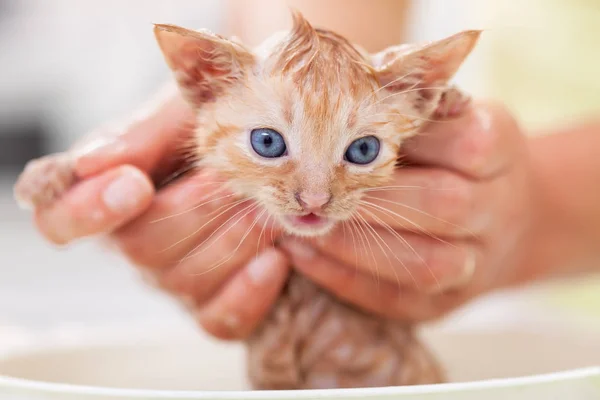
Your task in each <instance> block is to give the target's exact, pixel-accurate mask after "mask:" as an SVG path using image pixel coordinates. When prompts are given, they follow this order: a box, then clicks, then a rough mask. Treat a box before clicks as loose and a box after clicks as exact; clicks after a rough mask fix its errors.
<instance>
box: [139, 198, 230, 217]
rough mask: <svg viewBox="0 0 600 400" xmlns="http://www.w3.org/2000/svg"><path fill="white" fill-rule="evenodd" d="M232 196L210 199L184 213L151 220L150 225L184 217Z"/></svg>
mask: <svg viewBox="0 0 600 400" xmlns="http://www.w3.org/2000/svg"><path fill="white" fill-rule="evenodd" d="M233 196H235V194H228V195H226V196H221V197H217V198H214V199H211V200H207V201H205V202H202V203H200V204H197V205H195V206H194V207H192V208H189V209H187V210H185V211H181V212H178V213H175V214H171V215H167V216H166V217H162V218H158V219H155V220H152V221H150V223H151V224H156V223H157V222H162V221H165V220H167V219H171V218H175V217H179V216H180V215H184V214H187V213H189V212H192V211H194V210H197V209H198V208H200V207H202V206H205V205H207V204H210V203H212V202H214V201H219V200H223V199H227V198H229V197H233Z"/></svg>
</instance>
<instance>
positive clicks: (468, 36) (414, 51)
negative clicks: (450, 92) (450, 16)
mask: <svg viewBox="0 0 600 400" xmlns="http://www.w3.org/2000/svg"><path fill="white" fill-rule="evenodd" d="M480 35H481V31H477V30H471V31H463V32H460V33H457V34H455V35H452V36H450V37H448V38H446V39H442V40H439V41H435V42H432V43H430V44H427V45H425V46H412V45H402V46H396V47H390V48H388V49H385V50H383V51H381V52H379V53H377V54H375V55H373V56H372V62H373V66H374V67H375V71H376V73H377V77H378V79H379V83H380V85H381V86H386V90H388V91H392V92H399V91H403V90H411V92H410V93H415V94H418V95H419V96H420V97H421V99H422V100H424V101H425V104H422V105H421V106H424V107H427V108H428V109H430V108H431V107H429V106H431V104H426V103H427V102H428V101H429V102H432V103H433V102H437V101H438V100H439V97H438V96H435V95H434V94H441V90H439V87H441V86H444V85H446V84H447V83H448V81H449V80H450V79H452V77H453V76H454V75H455V74H456V72H457V71H458V69H459V68H460V66H461V65H462V64H463V62H464V61H465V59H466V58H467V56H468V55H469V54H470V53H471V51H472V50H473V48H474V47H475V44H476V43H477V40H478V39H479V36H480ZM428 88H438V89H437V90H436V89H428ZM432 91H433V92H432Z"/></svg>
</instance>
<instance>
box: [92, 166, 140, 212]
mask: <svg viewBox="0 0 600 400" xmlns="http://www.w3.org/2000/svg"><path fill="white" fill-rule="evenodd" d="M151 191H152V187H151V184H150V182H149V181H148V179H147V178H146V177H145V176H144V174H143V173H142V172H140V171H139V170H137V169H135V168H132V167H123V171H122V173H121V175H119V177H117V178H116V179H115V180H114V181H113V182H112V183H111V184H110V185H109V186H108V187H107V188H106V189H105V190H104V193H103V194H102V200H103V201H104V204H105V205H106V207H108V209H110V210H111V211H113V212H114V213H116V214H125V213H127V212H130V211H132V210H134V209H136V208H137V207H138V206H139V205H140V203H141V202H143V201H144V200H145V199H146V198H147V197H148V195H149V194H150V193H151Z"/></svg>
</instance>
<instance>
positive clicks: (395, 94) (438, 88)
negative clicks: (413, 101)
mask: <svg viewBox="0 0 600 400" xmlns="http://www.w3.org/2000/svg"><path fill="white" fill-rule="evenodd" d="M446 89H448V87H447V86H430V87H423V88H420V87H413V88H409V89H406V90H402V91H400V92H394V93H392V94H390V95H387V96H385V97H383V98H381V99H379V100H378V101H377V102H376V103H375V105H379V104H381V103H383V102H384V101H385V100H387V99H389V98H392V97H394V96H399V95H401V94H406V93H411V92H418V91H419V90H446Z"/></svg>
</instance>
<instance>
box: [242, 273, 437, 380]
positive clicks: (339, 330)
mask: <svg viewBox="0 0 600 400" xmlns="http://www.w3.org/2000/svg"><path fill="white" fill-rule="evenodd" d="M247 349H248V369H249V371H248V373H249V378H250V382H251V383H252V385H253V388H254V389H263V390H266V389H270V390H278V389H279V390H281V389H288V390H289V389H332V388H351V387H377V386H403V385H415V384H433V383H440V382H443V381H444V380H445V376H444V371H443V370H442V368H441V367H440V365H439V364H438V362H437V360H436V359H435V357H434V356H433V355H432V354H431V353H430V351H429V350H428V349H427V348H426V347H425V346H424V345H423V344H422V343H421V341H420V339H419V338H418V335H417V333H416V332H415V330H414V327H413V326H411V325H410V324H405V323H402V322H399V321H391V320H385V319H382V318H378V317H376V316H374V315H371V314H368V313H364V312H362V311H359V310H358V309H355V308H353V307H352V306H349V305H346V304H343V303H341V302H339V301H338V300H337V299H335V298H334V297H333V296H331V295H330V294H328V293H327V292H325V291H324V290H322V289H320V288H318V287H317V286H316V285H314V284H313V283H312V282H311V281H309V280H308V279H306V278H304V277H302V276H300V275H298V274H297V273H293V274H292V276H291V277H290V280H289V282H288V285H287V287H286V288H285V290H284V291H283V293H282V295H281V297H280V298H279V300H278V302H277V304H276V305H275V306H274V307H273V310H272V312H271V315H270V316H269V318H267V320H265V321H264V322H263V324H262V326H261V327H260V328H259V329H258V330H257V331H256V332H255V333H254V335H253V336H252V337H251V338H250V339H249V340H248V342H247Z"/></svg>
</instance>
